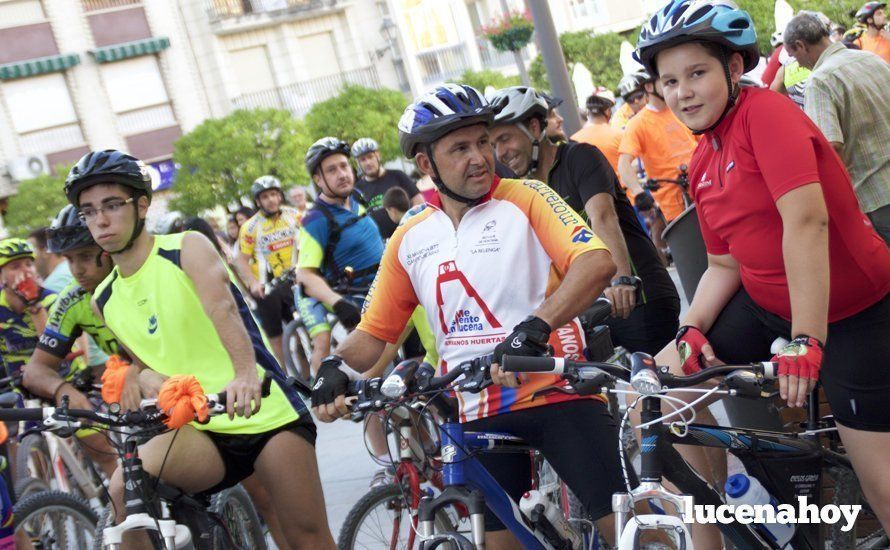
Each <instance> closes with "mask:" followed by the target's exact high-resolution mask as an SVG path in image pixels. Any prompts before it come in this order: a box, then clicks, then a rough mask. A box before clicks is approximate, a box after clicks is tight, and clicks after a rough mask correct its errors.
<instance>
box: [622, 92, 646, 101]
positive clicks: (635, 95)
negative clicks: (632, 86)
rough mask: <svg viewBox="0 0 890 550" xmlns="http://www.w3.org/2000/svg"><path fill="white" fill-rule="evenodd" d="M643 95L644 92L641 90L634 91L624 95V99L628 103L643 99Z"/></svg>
mask: <svg viewBox="0 0 890 550" xmlns="http://www.w3.org/2000/svg"><path fill="white" fill-rule="evenodd" d="M645 95H646V94H645V93H644V92H643V91H642V90H640V91H636V92H634V93H632V94H630V95H629V96H627V97H625V98H624V101H626V102H628V103H636V102H637V101H639V100H641V99H643V97H644V96H645Z"/></svg>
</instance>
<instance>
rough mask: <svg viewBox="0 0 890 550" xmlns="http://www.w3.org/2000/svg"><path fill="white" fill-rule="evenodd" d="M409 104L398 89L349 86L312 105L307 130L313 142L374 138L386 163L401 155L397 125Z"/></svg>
mask: <svg viewBox="0 0 890 550" xmlns="http://www.w3.org/2000/svg"><path fill="white" fill-rule="evenodd" d="M407 105H408V100H407V98H406V97H405V96H404V95H402V93H401V92H398V91H396V90H389V89H381V90H374V89H371V88H365V87H362V86H354V85H350V86H347V87H345V88H344V89H343V91H342V92H341V93H340V95H338V96H336V97H333V98H331V99H328V100H327V101H322V102H321V103H316V104H315V105H313V106H312V109H311V110H310V111H309V114H307V115H306V128H307V130H308V131H309V135H311V136H313V141H314V140H315V139H318V138H321V137H324V136H335V137H338V138H340V139H342V140H343V141H346V142H347V143H349V144H352V143H353V142H354V141H355V140H357V139H359V138H363V137H370V138H374V139H375V140H376V141H377V143H379V144H380V155H381V157H382V158H383V161H384V162H385V161H389V160H392V159H394V158H397V157H400V156H401V155H402V153H401V150H400V149H399V130H398V122H399V118H401V116H402V113H403V112H404V110H405V107H406V106H407ZM300 158H302V156H301V157H300Z"/></svg>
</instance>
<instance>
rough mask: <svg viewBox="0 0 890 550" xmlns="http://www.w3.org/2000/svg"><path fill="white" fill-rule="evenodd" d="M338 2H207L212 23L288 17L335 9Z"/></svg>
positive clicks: (275, 0) (315, 0)
mask: <svg viewBox="0 0 890 550" xmlns="http://www.w3.org/2000/svg"><path fill="white" fill-rule="evenodd" d="M337 2H338V0H205V5H206V9H207V14H208V16H209V17H210V21H212V22H217V21H221V20H223V19H232V18H236V17H244V16H251V15H263V14H268V15H288V14H299V13H305V12H310V11H312V10H316V9H320V8H328V7H333V6H334V5H335V4H337Z"/></svg>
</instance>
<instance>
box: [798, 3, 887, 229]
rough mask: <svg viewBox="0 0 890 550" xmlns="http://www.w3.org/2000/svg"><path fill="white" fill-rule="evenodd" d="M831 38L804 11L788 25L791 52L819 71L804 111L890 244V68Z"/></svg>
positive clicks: (809, 86) (812, 78) (809, 88)
mask: <svg viewBox="0 0 890 550" xmlns="http://www.w3.org/2000/svg"><path fill="white" fill-rule="evenodd" d="M828 34H829V30H828V28H827V27H826V26H825V25H824V24H823V23H822V22H821V21H820V20H819V19H818V18H816V17H815V16H813V15H812V14H810V13H805V12H804V13H800V14H798V15H796V16H795V17H794V18H793V19H792V20H791V21H790V22H789V23H788V26H787V27H785V48H786V49H787V50H788V53H789V54H791V55H793V56H794V57H795V58H797V60H798V61H799V62H800V64H801V65H802V66H804V67H807V68H809V69H811V70H812V71H813V72H812V74H811V75H810V79H809V83H808V84H807V88H806V93H805V96H804V110H805V111H806V113H807V115H809V117H810V118H811V119H812V120H813V122H815V123H816V125H817V126H819V128H820V129H821V130H822V133H823V134H825V137H826V138H828V141H830V142H831V144H832V146H833V147H834V148H835V150H836V151H837V152H838V154H839V155H840V157H841V158H842V159H843V160H844V163H845V164H846V166H847V170H848V171H849V172H850V177H851V179H852V181H853V187H854V189H855V190H856V196H857V197H858V198H859V205H860V207H861V208H862V211H863V212H865V213H866V214H867V215H868V217H869V219H871V221H872V224H874V226H875V229H876V230H877V231H878V233H879V234H880V235H881V236H882V237H883V238H884V240H885V241H887V242H888V243H890V109H887V103H886V101H887V99H886V98H887V95H886V94H887V90H890V66H888V65H887V63H886V62H884V60H882V59H881V58H880V57H879V56H877V55H875V54H873V53H871V52H863V51H858V50H851V49H847V48H846V47H844V45H843V44H839V43H836V42H831V39H830V38H829V36H828Z"/></svg>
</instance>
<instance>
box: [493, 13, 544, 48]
mask: <svg viewBox="0 0 890 550" xmlns="http://www.w3.org/2000/svg"><path fill="white" fill-rule="evenodd" d="M534 31H535V25H534V24H533V23H532V18H531V14H529V13H528V12H525V13H520V12H513V13H511V14H510V15H509V16H508V17H502V18H500V19H495V20H494V21H493V23H492V24H491V25H488V26H485V27H482V36H484V37H485V38H486V39H487V40H488V41H489V42H491V45H492V46H494V48H495V49H496V50H498V51H501V52H518V51H520V50H521V49H522V48H524V47H526V46H527V45H528V43H529V42H531V40H532V34H533V33H534Z"/></svg>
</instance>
